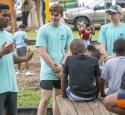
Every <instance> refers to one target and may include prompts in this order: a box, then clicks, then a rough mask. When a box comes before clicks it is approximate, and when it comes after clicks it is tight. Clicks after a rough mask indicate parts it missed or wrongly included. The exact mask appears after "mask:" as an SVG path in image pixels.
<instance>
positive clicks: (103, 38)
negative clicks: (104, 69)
mask: <svg viewBox="0 0 125 115" xmlns="http://www.w3.org/2000/svg"><path fill="white" fill-rule="evenodd" d="M116 39H125V24H124V23H121V24H120V25H119V26H116V27H115V26H114V25H113V24H112V23H110V24H106V25H104V26H102V27H101V29H100V34H99V39H98V41H99V42H100V43H103V44H105V46H106V51H107V53H108V55H112V54H113V43H114V41H115V40H116Z"/></svg>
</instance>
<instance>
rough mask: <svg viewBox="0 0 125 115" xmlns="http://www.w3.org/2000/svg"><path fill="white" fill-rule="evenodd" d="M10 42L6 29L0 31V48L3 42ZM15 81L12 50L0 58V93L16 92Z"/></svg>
mask: <svg viewBox="0 0 125 115" xmlns="http://www.w3.org/2000/svg"><path fill="white" fill-rule="evenodd" d="M5 42H6V43H7V44H10V43H11V42H12V38H11V36H10V34H9V33H8V32H6V31H0V50H1V49H2V45H3V44H4V43H5ZM17 91H18V87H17V82H16V76H15V69H14V61H13V52H12V53H9V54H7V55H4V56H3V57H2V58H0V94H1V93H4V92H17Z"/></svg>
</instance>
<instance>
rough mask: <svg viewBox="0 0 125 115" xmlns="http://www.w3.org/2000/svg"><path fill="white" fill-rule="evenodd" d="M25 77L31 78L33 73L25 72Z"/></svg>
mask: <svg viewBox="0 0 125 115" xmlns="http://www.w3.org/2000/svg"><path fill="white" fill-rule="evenodd" d="M25 75H26V76H32V75H34V73H31V72H30V71H27V72H26V73H25Z"/></svg>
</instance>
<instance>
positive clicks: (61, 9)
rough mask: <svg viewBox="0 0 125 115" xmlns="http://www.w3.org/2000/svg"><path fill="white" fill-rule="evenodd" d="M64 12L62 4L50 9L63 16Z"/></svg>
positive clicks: (54, 5)
mask: <svg viewBox="0 0 125 115" xmlns="http://www.w3.org/2000/svg"><path fill="white" fill-rule="evenodd" d="M63 11H64V8H63V6H62V5H60V4H53V5H52V6H51V7H50V12H57V13H60V14H61V15H63Z"/></svg>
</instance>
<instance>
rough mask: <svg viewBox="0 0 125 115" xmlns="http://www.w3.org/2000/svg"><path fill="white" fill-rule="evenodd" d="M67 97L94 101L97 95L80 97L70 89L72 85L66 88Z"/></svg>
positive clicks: (79, 100)
mask: <svg viewBox="0 0 125 115" xmlns="http://www.w3.org/2000/svg"><path fill="white" fill-rule="evenodd" d="M66 93H67V97H68V99H69V100H70V101H76V102H91V101H94V99H95V97H91V98H84V97H79V96H76V95H75V94H73V93H72V92H71V90H70V87H68V88H67V89H66Z"/></svg>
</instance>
